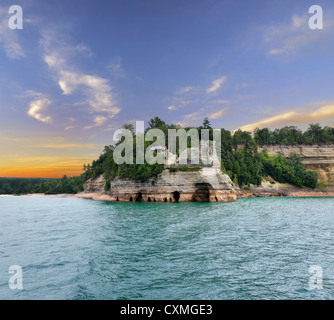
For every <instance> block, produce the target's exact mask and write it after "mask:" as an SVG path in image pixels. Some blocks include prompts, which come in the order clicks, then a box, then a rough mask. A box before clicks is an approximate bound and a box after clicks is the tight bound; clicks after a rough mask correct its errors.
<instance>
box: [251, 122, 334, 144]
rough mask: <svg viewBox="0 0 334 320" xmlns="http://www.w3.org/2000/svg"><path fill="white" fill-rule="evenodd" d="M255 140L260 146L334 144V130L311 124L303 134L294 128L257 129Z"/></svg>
mask: <svg viewBox="0 0 334 320" xmlns="http://www.w3.org/2000/svg"><path fill="white" fill-rule="evenodd" d="M254 139H255V142H256V143H257V144H258V145H274V144H281V145H282V144H284V145H296V144H325V143H334V128H331V127H324V128H322V127H321V126H320V125H319V124H318V123H316V124H310V125H309V127H308V129H307V130H306V131H305V132H303V131H302V130H300V129H298V128H297V127H294V126H289V127H283V128H281V129H275V130H273V131H271V130H270V129H268V128H264V129H255V131H254Z"/></svg>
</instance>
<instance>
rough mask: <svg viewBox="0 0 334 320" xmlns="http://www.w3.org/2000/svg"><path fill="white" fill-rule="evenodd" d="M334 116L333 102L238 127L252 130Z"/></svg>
mask: <svg viewBox="0 0 334 320" xmlns="http://www.w3.org/2000/svg"><path fill="white" fill-rule="evenodd" d="M331 117H334V104H329V105H325V106H322V107H319V108H318V109H316V110H314V111H311V112H308V113H307V112H302V111H287V112H284V113H281V114H278V115H275V116H272V117H269V118H265V119H262V120H260V121H257V122H254V123H250V124H247V125H244V126H242V127H241V128H240V129H241V130H244V131H249V132H252V131H254V129H255V128H260V129H261V128H265V127H269V128H271V127H273V126H282V125H289V124H296V123H309V122H315V121H320V120H324V119H327V118H331Z"/></svg>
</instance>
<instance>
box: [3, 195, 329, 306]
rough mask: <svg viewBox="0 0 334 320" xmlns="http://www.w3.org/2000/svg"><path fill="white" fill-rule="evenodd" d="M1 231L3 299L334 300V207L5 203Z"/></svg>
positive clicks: (289, 202)
mask: <svg viewBox="0 0 334 320" xmlns="http://www.w3.org/2000/svg"><path fill="white" fill-rule="evenodd" d="M0 223H1V225H0V299H173V300H174V299H209V300H211V299H214V300H221V299H333V298H334V234H333V230H334V198H255V199H239V200H238V201H237V202H235V203H121V202H117V203H111V202H103V201H94V200H87V199H77V198H71V197H68V198H63V197H27V196H22V197H0ZM12 265H19V266H21V267H22V273H23V289H22V290H17V289H16V290H13V289H10V288H9V279H10V277H12V276H13V274H10V273H9V272H8V271H9V268H10V266H12ZM311 266H318V267H316V268H318V269H317V270H318V272H319V270H322V289H320V287H319V286H320V284H321V282H319V280H318V282H316V281H314V280H313V279H314V278H311V277H312V274H311V273H310V272H309V268H310V267H311ZM319 268H321V269H319ZM317 275H319V273H318V274H317ZM310 278H311V284H315V285H316V287H317V288H318V289H313V288H314V286H312V285H311V287H310V284H309V282H310Z"/></svg>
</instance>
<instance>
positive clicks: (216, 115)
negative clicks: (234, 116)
mask: <svg viewBox="0 0 334 320" xmlns="http://www.w3.org/2000/svg"><path fill="white" fill-rule="evenodd" d="M225 112H226V109H225V108H224V109H221V110H219V111H217V112H214V113H211V114H209V115H208V118H209V119H210V120H214V119H219V118H221V117H222V116H223V115H224V114H225Z"/></svg>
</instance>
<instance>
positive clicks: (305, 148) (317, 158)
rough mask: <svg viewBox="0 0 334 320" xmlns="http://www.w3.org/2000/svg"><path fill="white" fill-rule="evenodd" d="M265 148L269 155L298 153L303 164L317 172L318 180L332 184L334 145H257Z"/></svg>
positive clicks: (333, 176)
mask: <svg viewBox="0 0 334 320" xmlns="http://www.w3.org/2000/svg"><path fill="white" fill-rule="evenodd" d="M263 149H267V151H268V154H269V155H276V154H277V153H279V152H280V153H282V154H283V155H284V156H285V157H287V156H289V154H290V153H291V152H294V153H296V154H298V155H299V156H300V157H301V159H302V162H303V165H304V166H305V167H306V168H307V169H308V170H312V171H314V172H316V173H317V176H318V181H319V182H320V183H322V184H324V185H326V186H334V145H311V146H310V145H297V146H286V145H274V146H263V147H259V151H262V150H263Z"/></svg>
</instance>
